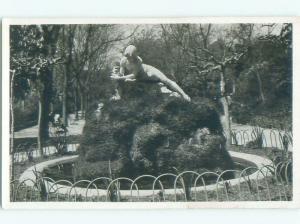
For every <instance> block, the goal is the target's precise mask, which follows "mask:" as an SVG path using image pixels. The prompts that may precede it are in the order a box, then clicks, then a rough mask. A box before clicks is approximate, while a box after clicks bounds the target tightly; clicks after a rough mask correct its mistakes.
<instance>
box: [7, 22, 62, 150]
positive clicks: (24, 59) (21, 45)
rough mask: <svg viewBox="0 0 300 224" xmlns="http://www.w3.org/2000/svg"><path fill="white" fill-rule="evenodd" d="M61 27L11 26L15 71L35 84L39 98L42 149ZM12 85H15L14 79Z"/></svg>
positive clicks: (39, 137) (13, 68)
mask: <svg viewBox="0 0 300 224" xmlns="http://www.w3.org/2000/svg"><path fill="white" fill-rule="evenodd" d="M60 28H61V27H60V26H59V25H29V26H11V30H10V32H11V37H12V38H11V39H10V40H11V42H10V44H11V68H10V69H11V71H13V74H14V76H15V77H17V76H21V77H23V78H25V79H28V80H30V81H31V83H33V84H34V87H33V88H35V89H36V90H37V92H38V96H39V118H38V148H39V151H40V154H41V155H43V144H44V142H45V141H46V140H47V138H48V137H49V128H48V122H49V112H50V104H51V99H52V84H53V66H54V65H55V64H56V63H57V62H58V61H59V59H60V58H57V57H56V43H57V41H58V36H59V31H60ZM11 78H12V82H13V77H11Z"/></svg>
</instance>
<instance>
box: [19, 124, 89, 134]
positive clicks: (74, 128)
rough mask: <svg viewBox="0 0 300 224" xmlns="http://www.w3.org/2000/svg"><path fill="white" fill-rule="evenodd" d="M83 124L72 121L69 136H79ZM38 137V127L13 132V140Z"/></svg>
mask: <svg viewBox="0 0 300 224" xmlns="http://www.w3.org/2000/svg"><path fill="white" fill-rule="evenodd" d="M84 124H85V120H78V121H74V120H72V121H71V122H69V127H68V131H69V135H81V134H82V130H83V127H84ZM37 136H38V126H37V125H35V126H32V127H29V128H26V129H22V130H20V131H17V132H15V134H14V137H15V138H34V137H37Z"/></svg>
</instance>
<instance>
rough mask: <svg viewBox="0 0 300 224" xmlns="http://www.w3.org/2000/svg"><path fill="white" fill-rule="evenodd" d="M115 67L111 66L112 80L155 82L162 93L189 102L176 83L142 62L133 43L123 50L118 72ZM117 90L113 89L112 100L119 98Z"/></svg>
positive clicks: (188, 98)
mask: <svg viewBox="0 0 300 224" xmlns="http://www.w3.org/2000/svg"><path fill="white" fill-rule="evenodd" d="M116 70H117V68H116V67H114V68H113V74H112V75H111V76H110V77H111V79H112V80H124V81H125V82H135V81H138V82H139V81H141V82H143V81H144V82H147V81H148V82H156V83H158V84H159V85H160V89H161V92H162V93H169V94H170V96H175V97H179V96H181V97H182V98H183V99H185V100H186V101H188V102H190V101H191V98H190V97H189V96H188V95H187V94H186V93H185V92H184V91H183V90H182V89H181V88H180V86H178V85H177V83H176V82H174V81H172V80H170V79H169V78H168V77H167V76H166V75H165V74H163V73H162V72H161V71H160V70H158V69H157V68H155V67H153V66H151V65H147V64H143V60H142V59H141V58H140V57H139V56H138V55H137V49H136V47H135V46H133V45H129V46H128V47H127V48H126V49H125V52H124V57H122V59H121V61H120V70H119V74H117V72H116ZM120 98H121V97H120V94H119V90H118V89H117V88H116V89H115V95H114V96H113V97H112V99H113V100H119V99H120Z"/></svg>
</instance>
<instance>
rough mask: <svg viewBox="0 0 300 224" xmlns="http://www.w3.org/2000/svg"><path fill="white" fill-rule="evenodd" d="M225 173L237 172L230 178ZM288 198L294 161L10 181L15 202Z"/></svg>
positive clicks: (263, 199)
mask: <svg viewBox="0 0 300 224" xmlns="http://www.w3.org/2000/svg"><path fill="white" fill-rule="evenodd" d="M226 174H227V175H228V174H230V175H231V176H234V178H233V179H226V178H225V176H226ZM273 200H275V201H277V200H279V201H289V200H292V161H287V162H281V163H278V164H276V165H275V164H274V165H266V166H263V167H261V168H258V167H247V168H245V169H243V170H225V171H223V172H221V173H216V172H209V171H207V172H203V173H197V172H195V171H185V172H182V173H179V174H173V173H165V174H161V175H159V176H152V175H141V176H138V177H137V178H135V179H130V178H127V177H119V178H116V179H111V178H108V177H98V178H95V179H93V180H78V181H76V182H73V183H72V182H70V181H68V180H53V179H52V178H49V177H43V176H42V175H39V176H36V178H35V179H34V180H32V179H25V180H23V181H22V182H19V181H18V180H14V181H12V182H11V201H72V202H80V201H89V202H109V201H117V202H138V201H147V202H167V201H173V202H176V201H273Z"/></svg>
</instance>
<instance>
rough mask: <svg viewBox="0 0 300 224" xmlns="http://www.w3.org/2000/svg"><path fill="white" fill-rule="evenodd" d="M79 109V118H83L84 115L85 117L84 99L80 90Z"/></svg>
mask: <svg viewBox="0 0 300 224" xmlns="http://www.w3.org/2000/svg"><path fill="white" fill-rule="evenodd" d="M80 110H81V118H82V119H84V117H85V99H84V93H83V92H81V94H80Z"/></svg>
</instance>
